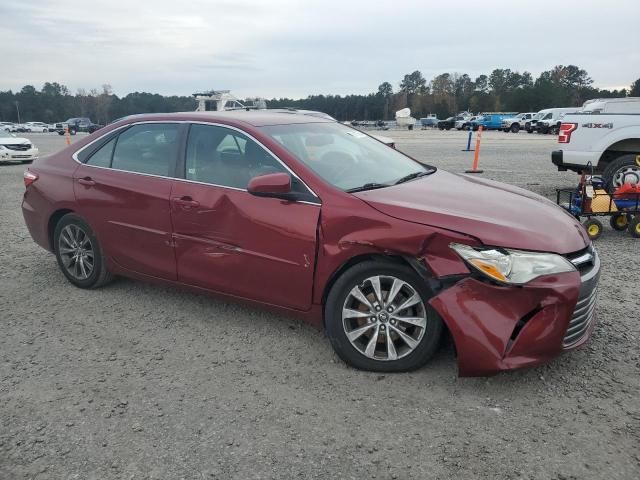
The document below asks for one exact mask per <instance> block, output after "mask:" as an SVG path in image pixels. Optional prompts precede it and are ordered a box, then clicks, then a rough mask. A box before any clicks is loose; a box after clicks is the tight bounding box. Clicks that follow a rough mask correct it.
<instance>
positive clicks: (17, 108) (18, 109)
mask: <svg viewBox="0 0 640 480" xmlns="http://www.w3.org/2000/svg"><path fill="white" fill-rule="evenodd" d="M18 103H19V102H18V101H17V100H16V110H17V111H18V123H21V122H20V107H19V106H18Z"/></svg>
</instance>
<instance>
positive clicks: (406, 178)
mask: <svg viewBox="0 0 640 480" xmlns="http://www.w3.org/2000/svg"><path fill="white" fill-rule="evenodd" d="M435 171H436V170H435V168H434V169H432V170H422V171H421V172H413V173H410V174H409V175H405V176H404V177H402V178H401V179H399V180H397V181H396V182H395V183H394V185H398V184H399V183H404V182H408V181H409V180H413V179H414V178H418V177H424V176H425V175H431V174H432V173H433V172H435Z"/></svg>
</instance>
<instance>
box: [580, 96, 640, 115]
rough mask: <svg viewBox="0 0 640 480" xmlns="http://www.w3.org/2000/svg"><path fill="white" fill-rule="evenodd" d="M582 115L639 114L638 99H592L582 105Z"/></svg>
mask: <svg viewBox="0 0 640 480" xmlns="http://www.w3.org/2000/svg"><path fill="white" fill-rule="evenodd" d="M581 112H584V113H640V97H626V98H594V99H593V100H587V101H586V102H584V104H583V105H582V110H581Z"/></svg>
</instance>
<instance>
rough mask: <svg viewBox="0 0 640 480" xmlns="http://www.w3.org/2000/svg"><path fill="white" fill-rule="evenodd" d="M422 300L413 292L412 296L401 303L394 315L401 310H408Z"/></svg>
mask: <svg viewBox="0 0 640 480" xmlns="http://www.w3.org/2000/svg"><path fill="white" fill-rule="evenodd" d="M421 301H422V300H421V299H420V296H419V295H418V294H417V293H415V292H413V295H411V296H410V297H409V298H407V299H406V300H405V301H404V302H402V305H400V306H399V307H398V308H396V309H395V311H394V313H397V312H401V311H402V310H404V309H406V308H409V307H411V306H413V305H416V304H418V303H420V302H421Z"/></svg>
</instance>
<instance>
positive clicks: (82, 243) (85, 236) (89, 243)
mask: <svg viewBox="0 0 640 480" xmlns="http://www.w3.org/2000/svg"><path fill="white" fill-rule="evenodd" d="M82 235H83V236H82V241H81V242H80V246H81V247H84V246H85V245H87V244H88V245H89V247H91V242H90V241H89V235H87V234H86V233H84V232H82Z"/></svg>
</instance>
